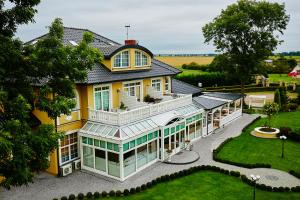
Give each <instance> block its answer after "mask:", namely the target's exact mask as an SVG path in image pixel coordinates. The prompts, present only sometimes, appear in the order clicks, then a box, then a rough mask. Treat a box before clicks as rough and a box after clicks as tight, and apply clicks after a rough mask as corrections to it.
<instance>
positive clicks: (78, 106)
mask: <svg viewBox="0 0 300 200" xmlns="http://www.w3.org/2000/svg"><path fill="white" fill-rule="evenodd" d="M74 94H75V97H74V98H73V99H74V101H75V102H76V105H75V107H74V108H73V109H72V111H77V110H79V109H80V100H79V94H78V91H77V90H74Z"/></svg>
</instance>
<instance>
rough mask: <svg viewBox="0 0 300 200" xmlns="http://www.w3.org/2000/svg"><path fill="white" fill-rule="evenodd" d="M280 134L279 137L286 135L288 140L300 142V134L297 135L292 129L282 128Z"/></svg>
mask: <svg viewBox="0 0 300 200" xmlns="http://www.w3.org/2000/svg"><path fill="white" fill-rule="evenodd" d="M279 129H280V132H279V133H278V134H277V137H279V136H281V135H285V136H286V137H287V138H288V139H290V140H294V141H296V142H300V133H296V132H295V131H293V130H292V129H291V128H290V127H280V128H279Z"/></svg>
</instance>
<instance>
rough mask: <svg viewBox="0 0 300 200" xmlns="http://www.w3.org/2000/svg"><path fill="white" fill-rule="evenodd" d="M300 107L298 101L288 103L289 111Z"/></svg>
mask: <svg viewBox="0 0 300 200" xmlns="http://www.w3.org/2000/svg"><path fill="white" fill-rule="evenodd" d="M297 108H298V104H296V103H288V104H287V111H296V110H297Z"/></svg>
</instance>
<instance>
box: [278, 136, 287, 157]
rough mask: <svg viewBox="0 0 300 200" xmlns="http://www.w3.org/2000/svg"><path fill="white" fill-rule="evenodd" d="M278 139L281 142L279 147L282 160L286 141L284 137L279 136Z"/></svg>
mask: <svg viewBox="0 0 300 200" xmlns="http://www.w3.org/2000/svg"><path fill="white" fill-rule="evenodd" d="M279 139H280V140H281V141H282V145H281V158H284V141H285V140H286V139H287V137H286V136H285V135H281V136H280V137H279Z"/></svg>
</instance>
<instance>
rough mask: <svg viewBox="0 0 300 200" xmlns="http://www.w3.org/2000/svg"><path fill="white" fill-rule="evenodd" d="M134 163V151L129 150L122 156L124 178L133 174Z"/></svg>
mask: <svg viewBox="0 0 300 200" xmlns="http://www.w3.org/2000/svg"><path fill="white" fill-rule="evenodd" d="M135 170H136V162H135V150H131V151H129V152H127V153H125V154H124V176H125V177H126V176H128V175H130V174H132V173H133V172H135Z"/></svg>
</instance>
